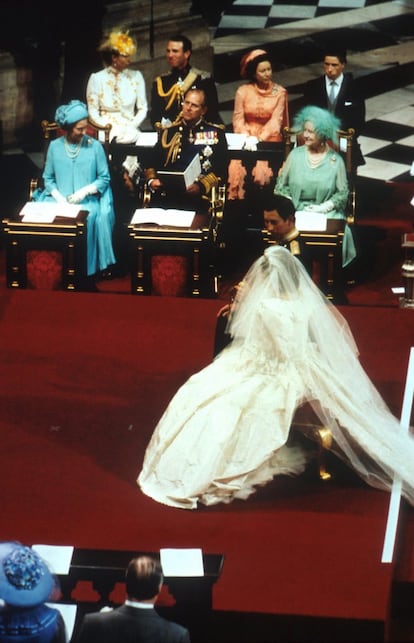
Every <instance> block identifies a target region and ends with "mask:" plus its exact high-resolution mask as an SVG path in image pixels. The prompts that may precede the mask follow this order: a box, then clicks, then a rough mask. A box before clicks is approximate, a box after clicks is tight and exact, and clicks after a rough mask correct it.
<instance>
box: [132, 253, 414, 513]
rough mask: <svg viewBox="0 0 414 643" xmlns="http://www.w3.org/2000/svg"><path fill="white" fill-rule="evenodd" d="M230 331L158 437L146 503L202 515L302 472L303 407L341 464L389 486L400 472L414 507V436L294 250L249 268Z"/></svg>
mask: <svg viewBox="0 0 414 643" xmlns="http://www.w3.org/2000/svg"><path fill="white" fill-rule="evenodd" d="M228 330H229V332H230V334H231V336H232V338H233V341H232V343H231V344H230V345H229V346H228V347H226V348H225V349H224V350H223V351H222V352H221V353H220V354H219V355H218V357H217V358H216V359H215V360H214V361H213V362H212V363H211V364H210V365H209V366H207V367H206V368H204V369H203V370H201V371H200V372H199V373H196V374H195V375H193V376H192V377H191V378H190V379H189V380H188V381H187V382H186V383H185V384H184V385H183V386H182V387H181V388H180V389H179V390H178V392H177V393H176V395H175V396H174V397H173V399H172V400H171V402H170V404H169V406H168V407H167V410H166V411H165V413H164V415H163V416H162V418H161V420H160V422H159V423H158V425H157V427H156V429H155V431H154V434H153V436H152V438H151V441H150V443H149V445H148V448H147V450H146V453H145V457H144V463H143V467H142V470H141V473H140V475H139V477H138V484H139V485H140V487H141V490H142V491H143V492H144V493H145V494H146V495H148V496H150V497H151V498H153V499H154V500H156V501H158V502H160V503H163V504H166V505H170V506H172V507H180V508H183V509H195V508H196V507H197V504H198V503H199V502H201V503H204V504H206V505H213V504H216V503H220V502H224V503H228V502H231V501H232V500H234V499H235V498H242V499H245V498H247V497H248V496H250V495H251V494H252V493H253V492H254V490H255V488H256V486H258V485H263V484H265V483H266V482H268V481H270V480H271V479H272V478H273V477H274V476H275V475H281V474H283V475H286V474H287V475H297V474H299V473H301V472H302V471H303V469H304V467H305V465H306V456H305V454H304V452H303V451H301V450H300V449H299V447H292V446H288V444H287V441H288V437H289V433H290V427H291V424H292V420H293V417H294V414H295V411H296V410H297V409H298V408H299V407H300V406H301V405H302V404H304V403H305V402H307V403H309V404H311V405H312V407H313V410H314V411H315V413H316V415H317V416H318V418H319V419H320V421H321V422H322V423H323V424H324V425H325V426H327V427H328V428H329V429H330V430H331V432H332V435H333V440H334V444H333V451H334V452H335V453H336V454H337V455H338V456H339V457H341V458H342V459H343V460H344V461H345V462H346V463H347V464H349V465H350V466H351V467H353V468H354V469H355V470H356V472H357V473H358V474H359V475H360V476H361V477H362V478H363V479H364V480H366V482H368V483H369V484H371V485H372V486H375V487H378V488H381V489H390V487H391V484H392V480H393V475H394V471H395V473H396V474H397V475H399V476H400V477H401V478H402V480H403V494H404V495H405V497H406V498H407V499H408V500H409V502H410V503H412V504H414V470H413V467H412V463H413V462H414V439H413V437H412V436H411V435H407V434H404V433H402V432H401V430H400V425H399V422H398V420H397V419H396V418H395V417H394V416H393V415H392V414H391V412H390V411H389V409H388V408H387V406H386V404H385V402H384V401H383V400H382V398H381V397H380V395H379V393H378V392H377V390H376V389H375V387H374V385H373V384H372V382H371V381H370V380H369V378H368V376H367V375H366V373H365V371H364V370H363V368H362V366H361V364H360V362H359V360H358V357H357V348H356V345H355V342H354V339H353V337H352V334H351V331H350V329H349V327H348V324H347V322H346V320H345V319H344V318H343V317H342V315H341V314H340V313H339V312H338V311H337V310H336V309H335V308H334V306H333V305H332V304H331V303H330V302H329V301H328V300H327V299H326V298H325V297H324V296H323V295H322V293H321V292H320V291H319V290H318V288H317V287H316V286H315V284H314V283H313V282H312V280H311V279H310V277H309V276H308V274H307V272H306V270H305V269H304V267H303V266H302V264H301V263H300V262H299V261H298V260H297V259H296V258H295V257H293V256H292V255H291V254H290V252H289V251H288V250H286V249H285V248H282V247H280V246H273V247H271V248H269V249H267V250H266V251H265V253H264V256H263V257H262V258H260V259H258V260H257V261H256V262H255V264H253V266H252V268H251V269H250V270H249V272H248V273H247V275H246V277H245V279H244V281H243V286H242V287H241V288H240V289H239V290H238V293H237V296H236V300H235V307H234V309H233V312H232V315H231V318H230V322H229V326H228Z"/></svg>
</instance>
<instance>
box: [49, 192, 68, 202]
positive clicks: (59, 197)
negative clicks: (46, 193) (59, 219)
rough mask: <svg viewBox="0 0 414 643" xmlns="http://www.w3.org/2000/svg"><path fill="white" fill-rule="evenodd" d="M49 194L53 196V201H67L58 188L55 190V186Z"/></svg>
mask: <svg viewBox="0 0 414 643" xmlns="http://www.w3.org/2000/svg"><path fill="white" fill-rule="evenodd" d="M50 194H51V195H52V196H53V198H54V199H55V201H57V202H58V203H67V201H66V199H65V197H64V196H63V194H61V193H60V192H59V190H57V189H56V188H55V189H54V190H52V191H51V193H50Z"/></svg>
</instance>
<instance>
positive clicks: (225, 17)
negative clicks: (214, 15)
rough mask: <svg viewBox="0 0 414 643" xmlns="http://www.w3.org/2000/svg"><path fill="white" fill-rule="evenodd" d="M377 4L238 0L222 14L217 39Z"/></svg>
mask: <svg viewBox="0 0 414 643" xmlns="http://www.w3.org/2000/svg"><path fill="white" fill-rule="evenodd" d="M380 1H381V0H380ZM386 1H387V0H382V2H386ZM373 4H379V2H378V0H294V1H293V2H283V0H282V1H280V0H235V1H234V2H233V4H232V6H231V8H230V9H228V10H226V11H225V12H224V13H223V14H222V16H221V19H220V21H219V23H218V25H217V31H216V37H217V36H225V35H229V34H230V33H236V32H237V31H239V30H249V29H266V28H267V27H276V26H278V25H281V24H284V23H287V22H292V21H294V20H309V19H310V18H318V17H320V16H327V15H329V14H331V13H334V12H338V11H346V10H349V9H361V8H363V7H367V6H370V5H373Z"/></svg>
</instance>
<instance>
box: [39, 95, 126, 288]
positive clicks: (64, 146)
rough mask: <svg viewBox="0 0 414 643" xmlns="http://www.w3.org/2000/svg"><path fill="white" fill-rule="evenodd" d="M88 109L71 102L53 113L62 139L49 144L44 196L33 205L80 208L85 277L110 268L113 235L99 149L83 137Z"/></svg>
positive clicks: (102, 154) (105, 171) (106, 174)
mask: <svg viewBox="0 0 414 643" xmlns="http://www.w3.org/2000/svg"><path fill="white" fill-rule="evenodd" d="M87 119H88V109H87V107H86V105H85V104H84V103H82V102H81V101H79V100H72V101H70V102H69V103H67V104H66V105H61V106H60V107H58V109H57V110H56V114H55V121H56V123H58V125H59V126H60V127H61V128H62V130H63V131H64V135H63V136H61V137H59V138H57V139H55V140H54V141H52V142H51V143H50V145H49V149H48V152H47V156H46V164H45V169H44V172H43V179H44V186H45V187H44V190H41V191H36V192H35V193H34V195H33V199H34V200H35V201H56V202H57V203H68V202H69V203H74V204H80V205H82V209H83V210H87V211H88V213H89V214H88V219H87V274H88V276H92V275H96V274H97V273H98V274H99V273H100V272H104V271H106V270H107V269H108V268H109V266H111V265H113V264H115V261H116V260H115V255H114V251H113V246H112V230H113V226H114V221H115V213H114V206H113V197H112V190H111V187H110V174H109V169H108V162H107V160H106V156H105V152H104V149H103V146H102V144H101V143H100V142H99V141H97V140H96V139H94V138H91V137H90V136H88V135H87V134H86V128H87V125H88V120H87Z"/></svg>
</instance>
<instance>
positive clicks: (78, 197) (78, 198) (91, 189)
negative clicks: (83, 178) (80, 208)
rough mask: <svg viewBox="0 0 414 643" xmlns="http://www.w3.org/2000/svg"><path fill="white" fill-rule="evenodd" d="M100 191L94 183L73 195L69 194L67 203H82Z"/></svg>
mask: <svg viewBox="0 0 414 643" xmlns="http://www.w3.org/2000/svg"><path fill="white" fill-rule="evenodd" d="M97 192H98V189H97V187H96V185H95V184H94V183H90V184H89V185H85V187H83V188H80V189H79V190H76V192H74V193H73V194H69V196H68V198H67V201H68V202H69V203H81V202H82V201H83V200H84V199H85V198H86V197H87V196H89V195H91V194H96V193H97Z"/></svg>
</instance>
